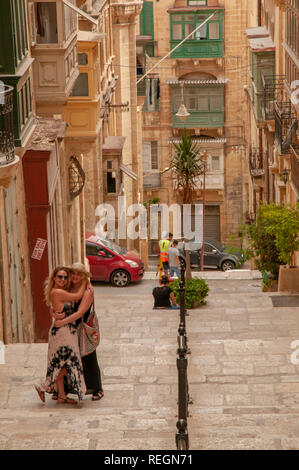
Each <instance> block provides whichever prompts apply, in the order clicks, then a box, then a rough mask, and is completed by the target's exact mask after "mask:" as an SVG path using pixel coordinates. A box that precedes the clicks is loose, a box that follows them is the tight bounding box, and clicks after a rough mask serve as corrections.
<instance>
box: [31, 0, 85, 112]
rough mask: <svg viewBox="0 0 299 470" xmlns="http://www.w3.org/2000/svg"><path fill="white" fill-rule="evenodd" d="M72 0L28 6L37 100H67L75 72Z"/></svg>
mask: <svg viewBox="0 0 299 470" xmlns="http://www.w3.org/2000/svg"><path fill="white" fill-rule="evenodd" d="M69 4H71V5H72V6H73V7H74V8H75V7H76V2H75V1H74V0H72V1H71V2H70V1H69V2H64V1H63V0H56V1H51V2H48V1H35V2H34V3H32V4H30V6H29V14H30V17H31V29H30V33H31V54H32V57H34V59H35V61H34V64H33V71H34V86H35V97H36V102H37V104H39V103H47V102H50V101H51V102H52V103H53V101H55V102H58V103H59V102H60V103H64V102H66V101H67V99H68V97H69V95H70V94H71V92H72V89H73V87H74V84H75V81H76V79H77V77H78V75H79V69H78V61H77V33H78V19H77V12H76V11H75V10H73V9H72V8H70V6H69Z"/></svg>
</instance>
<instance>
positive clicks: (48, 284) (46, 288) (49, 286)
mask: <svg viewBox="0 0 299 470" xmlns="http://www.w3.org/2000/svg"><path fill="white" fill-rule="evenodd" d="M59 271H65V272H66V273H67V275H68V282H67V285H66V287H65V289H66V290H67V289H68V288H69V284H70V279H69V278H70V270H69V268H67V267H66V266H62V265H61V266H56V268H55V269H54V270H53V271H52V273H51V274H50V276H49V277H48V278H47V279H46V280H45V284H44V296H45V302H46V305H48V306H50V305H51V300H50V294H51V290H52V289H53V287H54V285H55V281H54V278H55V277H56V275H57V273H58V272H59Z"/></svg>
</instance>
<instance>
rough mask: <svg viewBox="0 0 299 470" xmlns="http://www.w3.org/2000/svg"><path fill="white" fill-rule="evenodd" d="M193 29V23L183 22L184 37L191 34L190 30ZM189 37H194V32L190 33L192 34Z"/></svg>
mask: <svg viewBox="0 0 299 470" xmlns="http://www.w3.org/2000/svg"><path fill="white" fill-rule="evenodd" d="M194 29H195V26H194V24H193V23H186V24H185V37H186V36H188V35H189V34H191V33H192V31H194ZM189 39H194V34H192V36H190V37H189Z"/></svg>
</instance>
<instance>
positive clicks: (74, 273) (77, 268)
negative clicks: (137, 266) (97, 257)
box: [55, 263, 104, 401]
mask: <svg viewBox="0 0 299 470" xmlns="http://www.w3.org/2000/svg"><path fill="white" fill-rule="evenodd" d="M69 269H70V271H71V284H70V288H69V292H72V293H75V292H78V290H79V289H80V287H81V285H82V283H84V282H88V281H89V278H90V273H89V272H88V271H87V269H86V268H85V266H84V264H81V263H73V264H72V266H70V268H69ZM93 303H94V294H93V292H92V291H91V290H86V291H85V293H84V295H83V298H82V299H80V300H79V301H77V302H74V311H75V313H74V314H73V315H71V316H70V317H67V318H65V319H61V320H56V322H55V326H64V325H66V324H68V323H70V322H74V321H76V326H77V327H78V326H79V325H80V323H81V319H82V317H83V321H84V322H86V321H87V319H88V317H89V315H90V311H91V306H92V304H93ZM81 360H82V365H83V371H84V379H85V384H86V394H87V395H89V394H91V396H92V397H91V399H92V400H93V401H96V400H100V399H101V398H102V397H103V396H104V392H103V388H102V381H101V371H100V368H99V364H98V359H97V352H96V350H94V351H93V352H92V353H90V354H87V355H86V356H84V357H82V358H81Z"/></svg>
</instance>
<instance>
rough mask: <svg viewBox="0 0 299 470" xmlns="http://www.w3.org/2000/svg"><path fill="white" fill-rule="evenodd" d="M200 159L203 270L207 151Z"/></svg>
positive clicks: (201, 263)
mask: <svg viewBox="0 0 299 470" xmlns="http://www.w3.org/2000/svg"><path fill="white" fill-rule="evenodd" d="M202 159H203V160H204V163H203V189H202V243H201V251H200V270H201V271H203V269H204V268H203V253H204V242H205V208H206V169H207V168H206V160H207V152H206V151H205V152H204V154H203V156H202Z"/></svg>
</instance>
